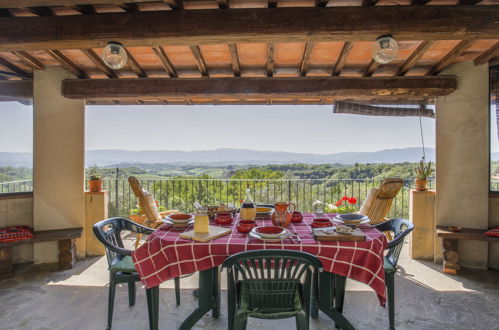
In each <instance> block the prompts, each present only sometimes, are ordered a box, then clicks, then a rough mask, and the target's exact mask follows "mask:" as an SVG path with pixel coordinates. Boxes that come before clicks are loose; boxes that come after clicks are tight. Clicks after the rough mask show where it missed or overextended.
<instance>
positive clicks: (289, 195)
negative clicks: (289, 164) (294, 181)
mask: <svg viewBox="0 0 499 330" xmlns="http://www.w3.org/2000/svg"><path fill="white" fill-rule="evenodd" d="M288 202H291V180H288Z"/></svg>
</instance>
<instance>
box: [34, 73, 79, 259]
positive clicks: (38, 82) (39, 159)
mask: <svg viewBox="0 0 499 330" xmlns="http://www.w3.org/2000/svg"><path fill="white" fill-rule="evenodd" d="M66 78H73V77H72V76H71V75H70V74H69V73H67V72H66V71H65V70H63V69H62V68H55V67H52V68H47V69H46V70H44V71H35V74H34V85H33V117H34V118H33V185H34V188H33V191H34V199H33V212H34V223H33V225H34V229H35V230H48V229H61V228H73V227H84V225H85V213H84V212H85V204H84V203H85V199H84V194H83V189H84V185H83V180H84V151H85V141H84V122H85V103H84V101H81V100H71V99H66V98H64V97H63V96H62V95H61V82H62V80H63V79H66ZM83 237H84V233H83ZM77 251H78V252H77V253H78V256H79V257H83V256H84V253H85V246H84V239H80V240H78V241H77ZM57 260H58V249H57V242H46V243H37V244H35V249H34V261H35V263H45V262H56V261H57Z"/></svg>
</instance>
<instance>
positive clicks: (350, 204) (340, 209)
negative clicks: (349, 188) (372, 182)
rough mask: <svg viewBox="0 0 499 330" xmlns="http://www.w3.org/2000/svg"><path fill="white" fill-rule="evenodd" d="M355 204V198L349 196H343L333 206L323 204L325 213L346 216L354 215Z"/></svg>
mask: <svg viewBox="0 0 499 330" xmlns="http://www.w3.org/2000/svg"><path fill="white" fill-rule="evenodd" d="M355 204H357V198H355V197H353V196H351V197H349V196H343V197H342V198H340V199H339V200H338V201H337V202H336V203H334V204H325V205H324V212H325V213H336V214H346V213H355V212H357V208H356V207H355V206H354V205H355Z"/></svg>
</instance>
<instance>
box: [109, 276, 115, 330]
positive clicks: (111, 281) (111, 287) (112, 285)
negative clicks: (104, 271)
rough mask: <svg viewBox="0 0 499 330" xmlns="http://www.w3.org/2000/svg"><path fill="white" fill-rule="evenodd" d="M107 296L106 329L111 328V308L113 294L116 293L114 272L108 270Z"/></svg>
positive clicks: (112, 306) (112, 305)
mask: <svg viewBox="0 0 499 330" xmlns="http://www.w3.org/2000/svg"><path fill="white" fill-rule="evenodd" d="M109 275H110V278H109V296H108V302H107V329H108V330H109V329H111V326H112V324H113V310H114V296H115V293H116V282H115V281H114V274H113V273H112V272H109Z"/></svg>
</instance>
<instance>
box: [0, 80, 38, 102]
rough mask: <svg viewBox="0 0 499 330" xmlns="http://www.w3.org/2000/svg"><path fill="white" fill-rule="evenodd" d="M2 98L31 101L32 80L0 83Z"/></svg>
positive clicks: (0, 95)
mask: <svg viewBox="0 0 499 330" xmlns="http://www.w3.org/2000/svg"><path fill="white" fill-rule="evenodd" d="M0 97H2V98H12V99H22V100H29V99H31V98H33V81H32V80H4V81H0Z"/></svg>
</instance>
